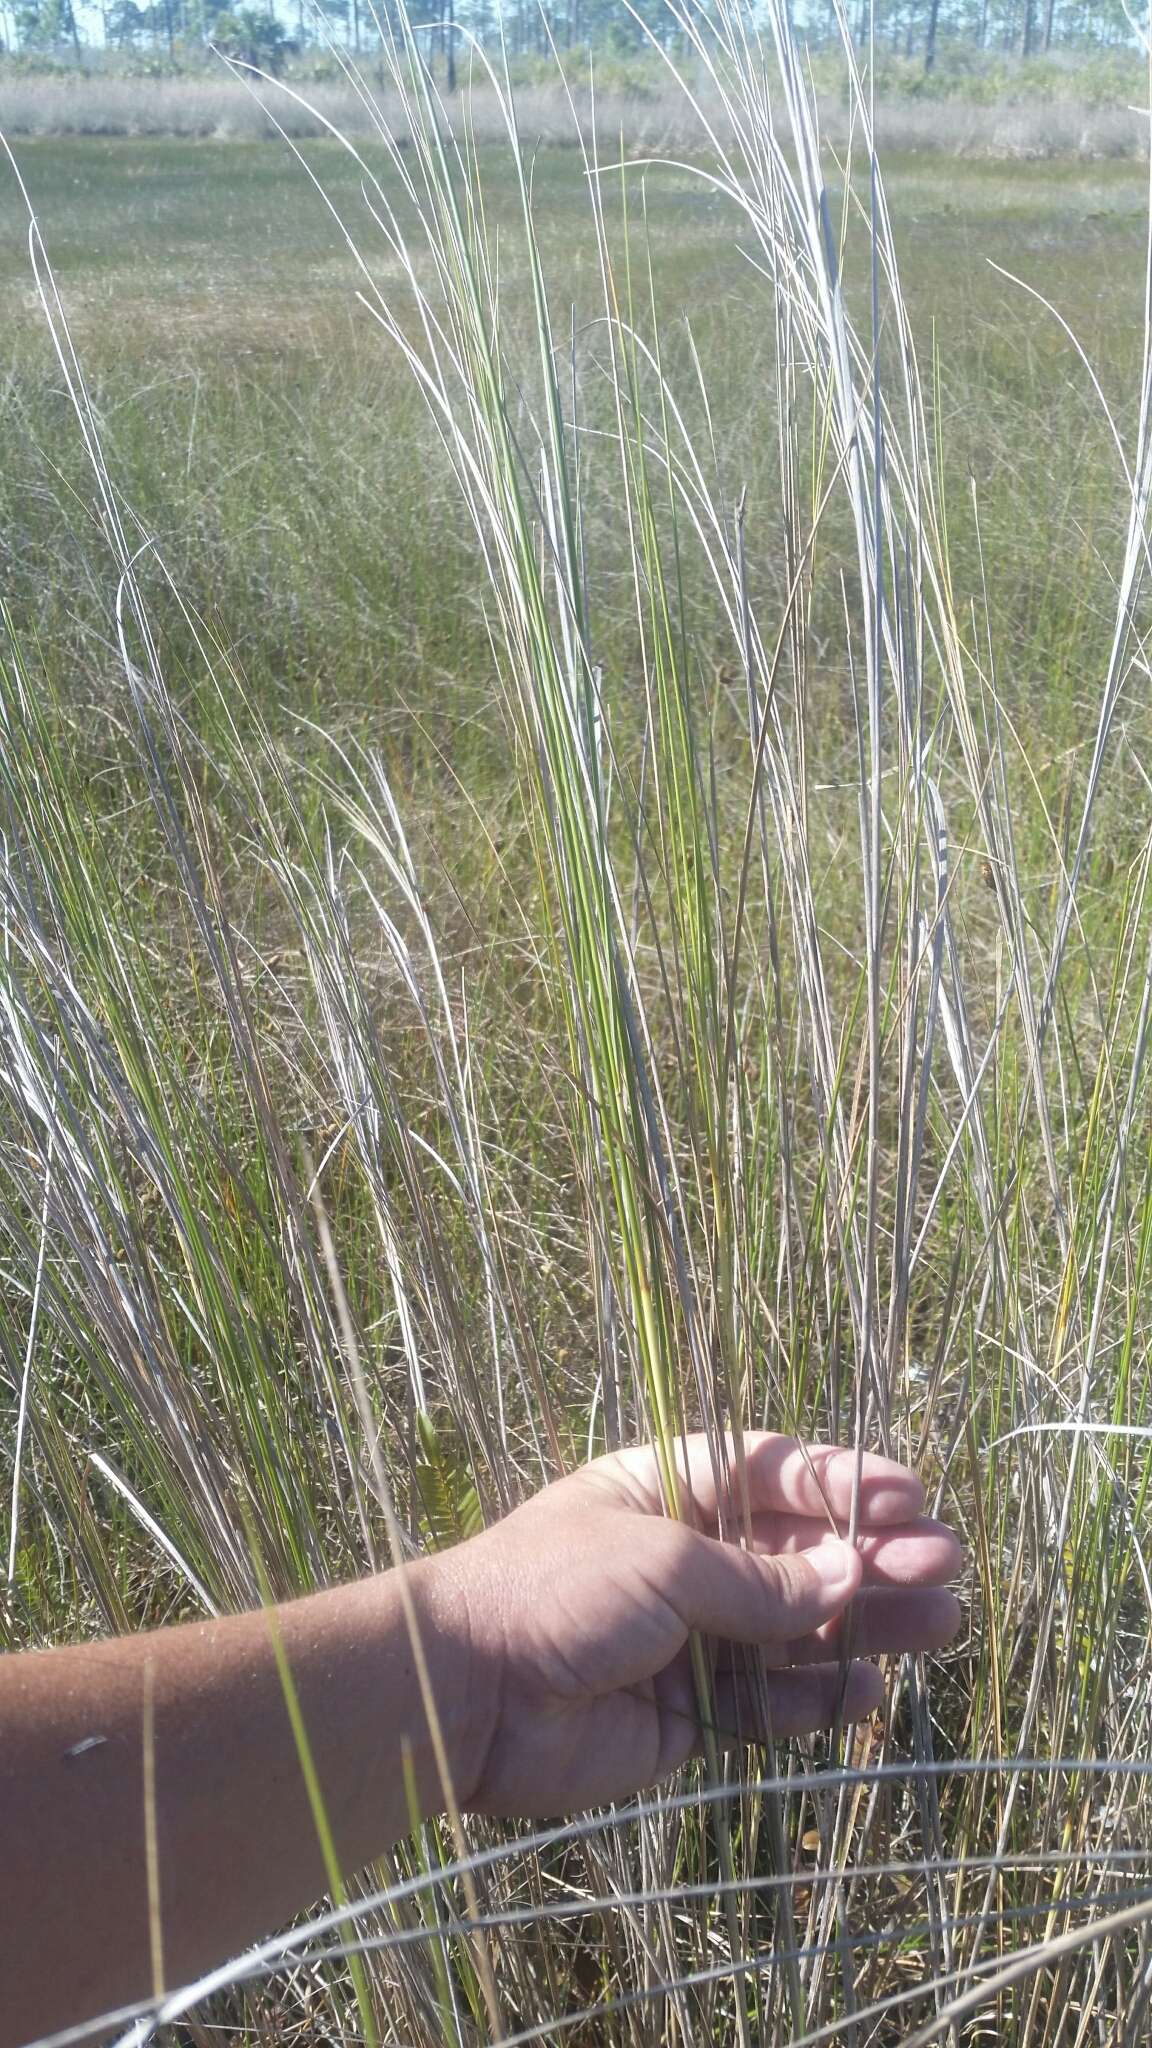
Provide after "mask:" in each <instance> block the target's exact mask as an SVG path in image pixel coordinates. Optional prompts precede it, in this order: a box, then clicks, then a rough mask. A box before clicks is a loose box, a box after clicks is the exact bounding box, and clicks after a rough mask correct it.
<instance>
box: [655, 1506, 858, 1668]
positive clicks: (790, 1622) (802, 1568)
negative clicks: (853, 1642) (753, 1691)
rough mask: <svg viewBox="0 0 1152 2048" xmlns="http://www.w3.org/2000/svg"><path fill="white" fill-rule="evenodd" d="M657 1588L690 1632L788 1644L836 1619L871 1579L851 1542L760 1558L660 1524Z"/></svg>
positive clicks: (657, 1525)
mask: <svg viewBox="0 0 1152 2048" xmlns="http://www.w3.org/2000/svg"><path fill="white" fill-rule="evenodd" d="M650 1526H651V1530H652V1534H653V1536H656V1535H657V1531H659V1532H660V1533H659V1538H658V1541H657V1543H656V1545H655V1546H654V1548H655V1550H656V1560H655V1562H656V1564H657V1570H658V1572H659V1584H658V1586H657V1587H655V1588H654V1590H657V1591H659V1593H660V1594H661V1595H662V1597H663V1598H664V1599H665V1600H667V1601H668V1603H669V1605H670V1606H672V1607H674V1608H675V1609H676V1611H677V1613H678V1614H679V1615H680V1618H681V1620H682V1621H683V1623H684V1625H685V1627H686V1628H688V1629H697V1630H699V1631H700V1633H701V1634H702V1635H710V1636H723V1637H724V1638H725V1639H726V1640H727V1641H729V1642H733V1643H785V1642H790V1641H791V1640H792V1638H793V1637H794V1636H803V1635H807V1634H808V1633H809V1631H810V1630H812V1629H816V1628H819V1627H820V1626H821V1624H822V1623H823V1622H826V1621H833V1620H835V1618H836V1616H837V1615H838V1614H840V1613H841V1612H842V1611H843V1609H844V1608H845V1607H846V1606H847V1605H848V1602H849V1601H850V1600H851V1598H852V1596H853V1594H854V1593H855V1592H857V1590H858V1589H859V1586H860V1582H861V1579H862V1578H863V1576H864V1566H863V1564H862V1562H861V1559H860V1554H859V1552H858V1551H857V1550H855V1549H854V1548H853V1547H852V1545H851V1544H849V1543H839V1542H829V1541H827V1540H825V1541H824V1542H822V1543H820V1544H818V1545H817V1546H816V1547H815V1548H814V1549H812V1550H801V1551H795V1552H791V1553H789V1554H788V1555H787V1556H781V1557H762V1556H756V1555H754V1554H753V1553H752V1552H751V1551H749V1550H740V1549H738V1548H737V1547H736V1545H735V1544H732V1543H719V1542H717V1540H716V1538H715V1537H713V1536H701V1535H699V1534H698V1533H697V1532H696V1531H695V1530H693V1529H685V1528H684V1527H682V1525H681V1524H679V1523H677V1522H671V1521H668V1522H662V1523H661V1522H653V1523H652V1524H651V1525H650Z"/></svg>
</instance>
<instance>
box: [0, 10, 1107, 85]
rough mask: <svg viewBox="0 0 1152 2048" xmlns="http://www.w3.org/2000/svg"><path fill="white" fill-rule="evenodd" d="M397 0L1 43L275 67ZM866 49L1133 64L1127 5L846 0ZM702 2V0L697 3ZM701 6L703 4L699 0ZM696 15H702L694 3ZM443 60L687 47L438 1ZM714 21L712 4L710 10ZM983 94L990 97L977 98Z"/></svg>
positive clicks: (124, 57) (806, 15) (347, 40)
mask: <svg viewBox="0 0 1152 2048" xmlns="http://www.w3.org/2000/svg"><path fill="white" fill-rule="evenodd" d="M392 4H393V0H376V4H375V5H374V4H373V0H325V4H324V6H323V13H322V15H321V14H320V13H319V12H318V10H317V8H316V6H314V5H313V0H263V4H260V5H255V6H251V5H250V6H240V5H237V6H228V5H226V4H225V0H144V4H141V0H0V44H2V46H3V49H4V51H5V52H7V55H8V57H9V60H10V61H18V62H21V63H23V64H25V65H28V66H35V67H36V68H41V67H43V66H49V67H51V68H67V67H75V66H78V65H82V66H84V67H86V68H87V67H91V66H93V65H98V66H100V67H101V68H103V67H104V66H105V65H108V66H113V67H130V68H134V67H139V68H142V69H145V70H147V71H149V72H152V73H155V72H157V71H159V72H171V71H187V70H194V69H196V68H198V67H200V66H201V65H203V63H204V62H205V60H206V58H207V57H208V56H209V55H210V47H211V46H215V47H216V48H217V49H223V50H225V51H227V52H229V53H230V54H232V55H235V56H239V57H242V58H244V59H246V60H247V61H249V62H252V63H258V64H260V65H262V66H264V67H265V68H267V69H270V70H273V71H276V70H279V69H281V68H283V67H284V66H285V65H287V64H289V63H299V62H300V61H301V60H302V59H306V58H308V57H312V58H313V59H314V58H316V57H317V56H322V55H323V52H324V50H325V46H326V45H329V44H331V43H332V42H335V43H336V44H337V45H343V46H345V47H347V48H348V49H350V50H352V51H353V52H358V53H361V54H366V53H369V52H370V51H371V49H372V47H373V45H374V44H375V43H376V42H377V41H378V40H379V33H380V26H381V24H384V25H385V26H386V25H387V23H388V17H389V12H390V7H391V5H392ZM846 4H847V5H848V7H849V12H850V17H851V20H852V24H853V30H854V33H855V36H856V38H857V40H858V42H859V43H860V44H861V45H862V46H863V45H864V44H866V43H867V41H868V40H869V38H870V36H871V35H872V34H873V33H874V35H875V41H876V46H877V48H878V49H879V51H880V52H882V53H883V55H884V57H885V59H888V60H891V59H898V60H900V62H901V64H902V65H904V66H907V67H910V68H912V69H914V70H915V71H916V72H917V73H918V74H919V75H920V76H921V77H923V76H924V75H925V74H929V75H930V74H932V73H933V71H935V70H945V69H946V70H947V71H948V72H949V73H950V74H951V75H952V76H960V77H970V78H972V79H974V80H976V81H978V80H979V79H980V77H981V75H982V73H983V71H984V70H985V68H986V67H987V66H988V65H989V62H990V60H991V62H992V68H993V70H994V71H995V69H996V63H995V60H997V59H999V60H1003V59H1004V58H1006V57H1008V58H1013V59H1016V60H1025V61H1026V60H1027V59H1029V58H1034V57H1036V56H1049V57H1051V58H1053V59H1057V58H1062V59H1063V60H1064V61H1065V62H1068V61H1076V60H1078V59H1082V58H1084V57H1085V56H1090V55H1092V54H1093V53H1095V54H1097V55H1098V54H1099V53H1102V52H1103V53H1106V52H1112V53H1115V54H1116V55H1117V56H1121V55H1123V56H1126V57H1129V58H1132V57H1134V56H1135V39H1134V37H1133V33H1132V28H1131V25H1130V17H1129V15H1128V12H1127V9H1126V7H1125V4H1124V0H846ZM686 5H687V6H688V7H689V8H693V0H686ZM697 5H698V0H697ZM693 11H695V9H694V8H693ZM419 12H420V16H421V18H422V19H423V20H424V21H430V24H431V25H430V27H429V28H428V31H427V37H428V44H429V49H430V52H431V54H432V56H433V58H434V59H435V60H436V61H437V62H438V63H439V64H440V66H441V67H442V69H443V70H444V71H445V73H446V74H447V75H448V82H449V84H451V83H453V78H452V74H453V72H454V71H455V70H456V69H457V68H458V65H459V63H460V59H461V52H462V48H463V46H464V39H465V35H466V36H467V37H473V38H476V39H478V40H479V41H480V42H481V43H484V44H495V43H496V41H497V38H498V35H499V33H500V31H501V30H502V32H503V35H504V39H505V45H506V47H507V48H508V49H509V50H510V51H511V53H512V55H513V57H515V58H518V59H525V58H532V57H549V56H551V54H552V52H553V50H554V49H559V50H560V51H561V52H562V53H576V52H583V51H594V52H595V53H596V54H597V56H598V57H600V58H603V59H606V60H608V61H610V62H617V63H627V61H628V59H629V58H631V57H634V56H636V55H637V54H639V53H641V52H643V51H644V50H645V49H646V48H649V49H650V48H651V47H652V45H653V44H655V45H657V46H662V47H665V48H674V47H676V46H683V45H684V44H685V43H686V40H687V38H686V36H685V32H684V28H683V26H682V24H681V21H680V20H679V19H678V10H677V5H676V4H669V0H630V4H629V5H625V4H624V0H543V4H541V0H508V4H507V5H506V6H505V7H503V8H500V7H498V5H497V0H430V4H429V5H428V6H424V7H421V9H420V10H419ZM699 12H700V14H701V16H702V17H703V18H706V12H707V10H706V8H701V9H700V10H699ZM796 19H797V26H798V28H799V29H800V30H801V31H802V33H803V34H804V35H805V37H806V38H807V40H808V41H809V43H810V44H811V45H812V46H814V47H817V48H819V47H820V46H821V45H831V44H834V43H836V42H837V41H838V40H839V29H838V26H837V10H836V6H835V4H834V0H797V6H796ZM978 96H979V95H978Z"/></svg>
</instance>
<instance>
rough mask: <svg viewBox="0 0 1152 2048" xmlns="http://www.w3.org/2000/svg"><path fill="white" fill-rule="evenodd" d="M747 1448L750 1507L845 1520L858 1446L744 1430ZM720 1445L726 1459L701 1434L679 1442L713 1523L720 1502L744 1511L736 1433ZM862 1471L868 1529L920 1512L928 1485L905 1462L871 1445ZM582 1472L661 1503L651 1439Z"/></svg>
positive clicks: (694, 1494)
mask: <svg viewBox="0 0 1152 2048" xmlns="http://www.w3.org/2000/svg"><path fill="white" fill-rule="evenodd" d="M743 1448H744V1458H745V1471H746V1478H747V1487H748V1505H749V1508H750V1510H751V1512H752V1513H754V1514H755V1513H767V1512H773V1513H785V1514H788V1513H791V1514H795V1515H809V1516H816V1517H818V1519H819V1520H820V1521H821V1522H823V1523H824V1524H825V1525H827V1523H828V1522H829V1519H830V1518H833V1519H835V1520H837V1521H841V1522H845V1521H847V1520H848V1517H849V1516H850V1514H851V1512H852V1498H853V1491H854V1487H855V1483H856V1474H857V1457H856V1453H855V1451H846V1450H838V1449H837V1448H836V1447H835V1446H834V1445H832V1444H808V1445H805V1446H803V1447H802V1446H801V1445H800V1443H799V1442H798V1440H797V1439H796V1438H795V1437H792V1436H773V1435H771V1434H769V1433H768V1432H766V1431H764V1430H748V1431H746V1432H745V1434H744V1438H743ZM723 1450H724V1457H723V1459H721V1458H720V1456H719V1452H720V1446H719V1445H718V1444H713V1443H711V1442H710V1440H709V1439H708V1438H707V1437H706V1436H703V1435H696V1436H690V1437H688V1438H687V1440H686V1442H685V1441H680V1442H678V1443H677V1446H676V1469H677V1472H678V1474H679V1477H680V1480H681V1484H682V1486H683V1487H684V1489H685V1494H686V1499H687V1497H690V1499H691V1501H692V1503H693V1504H694V1507H695V1511H696V1514H697V1515H698V1517H699V1518H700V1519H701V1521H703V1522H704V1523H706V1524H709V1525H711V1524H712V1523H714V1522H715V1520H716V1518H717V1515H718V1513H719V1508H720V1504H721V1503H723V1505H724V1507H725V1509H726V1511H728V1512H729V1513H733V1514H735V1513H738V1512H739V1503H740V1487H739V1475H738V1461H737V1455H736V1445H735V1441H734V1439H733V1438H732V1437H728V1438H727V1439H725V1442H724V1446H723ZM714 1452H715V1454H716V1455H715V1457H714ZM859 1471H860V1521H861V1525H862V1526H863V1527H884V1526H887V1525H890V1524H892V1523H896V1522H906V1521H909V1520H911V1519H912V1518H913V1517H914V1516H916V1515H918V1514H919V1513H920V1510H921V1509H922V1507H923V1505H924V1489H923V1487H922V1486H921V1484H920V1481H919V1479H918V1478H917V1477H916V1474H915V1473H914V1472H911V1471H909V1469H908V1467H907V1466H906V1465H898V1464H897V1463H896V1462H895V1460H894V1459H892V1458H881V1457H877V1456H875V1455H874V1454H873V1453H872V1452H870V1451H867V1452H865V1453H864V1455H863V1457H862V1458H861V1459H860V1460H859ZM580 1476H581V1477H582V1478H583V1479H585V1480H588V1481H591V1482H593V1483H594V1484H596V1485H597V1486H598V1487H599V1486H605V1487H607V1488H610V1489H612V1490H614V1491H616V1492H617V1494H618V1495H621V1494H622V1495H623V1496H624V1497H625V1498H626V1499H628V1500H629V1501H630V1502H631V1504H632V1505H634V1506H636V1507H641V1508H644V1509H646V1510H647V1511H648V1512H649V1513H652V1514H658V1513H659V1512H660V1510H661V1508H662V1505H663V1496H662V1492H661V1486H660V1465H659V1461H658V1457H657V1453H656V1450H655V1449H654V1447H653V1446H652V1445H644V1446H642V1447H640V1448H639V1449H637V1450H629V1451H617V1452H615V1453H614V1454H613V1455H612V1456H610V1457H607V1458H597V1459H596V1460H595V1462H594V1463H593V1464H591V1465H589V1466H587V1467H586V1468H585V1471H584V1473H583V1474H582V1475H580Z"/></svg>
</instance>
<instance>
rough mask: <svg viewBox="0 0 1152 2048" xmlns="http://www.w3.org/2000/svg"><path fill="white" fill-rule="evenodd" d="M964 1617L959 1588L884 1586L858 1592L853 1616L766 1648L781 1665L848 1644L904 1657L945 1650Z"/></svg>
mask: <svg viewBox="0 0 1152 2048" xmlns="http://www.w3.org/2000/svg"><path fill="white" fill-rule="evenodd" d="M962 1620H963V1609H962V1607H961V1605H960V1602H959V1601H958V1600H957V1598H956V1595H955V1594H954V1593H950V1592H948V1591H947V1590H946V1588H944V1587H942V1586H930V1587H924V1588H916V1589H910V1588H908V1587H905V1586H900V1587H891V1586H878V1587H874V1588H871V1589H867V1590H865V1591H864V1592H862V1593H858V1594H857V1595H856V1598H855V1600H854V1601H853V1603H852V1611H851V1617H850V1619H848V1620H847V1622H846V1620H845V1616H844V1615H842V1614H841V1615H838V1616H836V1617H835V1619H834V1620H832V1621H827V1622H824V1623H823V1624H822V1625H821V1627H820V1628H818V1629H813V1630H812V1631H811V1633H810V1634H808V1635H805V1636H800V1637H798V1638H796V1640H795V1641H793V1642H790V1643H784V1644H782V1645H780V1646H779V1648H776V1647H769V1649H768V1650H767V1652H766V1654H767V1655H768V1657H770V1658H771V1660H772V1662H773V1663H777V1662H778V1663H779V1664H780V1665H781V1666H785V1665H793V1664H824V1663H827V1661H828V1659H829V1658H830V1657H835V1656H836V1654H837V1652H838V1651H839V1650H840V1648H841V1643H842V1638H843V1637H844V1635H845V1630H846V1629H847V1639H846V1641H844V1643H843V1647H844V1648H845V1649H847V1650H848V1651H850V1653H851V1655H852V1656H853V1657H885V1656H890V1657H901V1656H904V1655H905V1654H906V1653H907V1652H909V1651H913V1652H914V1651H921V1650H924V1651H931V1650H942V1649H943V1648H944V1646H945V1644H946V1643H950V1642H951V1641H952V1638H953V1637H954V1636H955V1634H956V1632H957V1630H958V1629H959V1627H960V1623H961V1621H962ZM740 1656H741V1653H740V1652H739V1651H738V1650H737V1651H735V1652H734V1653H727V1652H724V1651H722V1652H721V1653H720V1666H719V1668H721V1669H724V1668H726V1667H727V1668H731V1669H737V1668H738V1666H739V1661H740Z"/></svg>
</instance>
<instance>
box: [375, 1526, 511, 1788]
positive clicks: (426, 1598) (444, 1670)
mask: <svg viewBox="0 0 1152 2048" xmlns="http://www.w3.org/2000/svg"><path fill="white" fill-rule="evenodd" d="M483 1542H484V1538H483V1536H474V1537H472V1538H470V1539H469V1540H468V1541H467V1542H465V1543H461V1544H459V1545H457V1546H455V1547H454V1548H453V1549H451V1550H445V1551H439V1552H437V1553H436V1554H435V1555H434V1556H431V1557H425V1558H422V1559H421V1560H420V1561H419V1563H418V1564H416V1565H412V1566H406V1567H402V1569H406V1570H407V1571H409V1573H410V1574H411V1577H410V1580H409V1584H410V1587H411V1591H412V1606H413V1612H414V1618H415V1622H416V1628H417V1632H418V1635H419V1641H420V1648H421V1651H422V1653H423V1659H424V1666H425V1670H426V1673H427V1678H428V1682H429V1688H430V1691H431V1695H432V1707H433V1711H434V1713H435V1717H436V1725H437V1728H438V1731H439V1735H440V1740H441V1742H442V1745H443V1756H444V1760H445V1762H446V1764H447V1769H448V1776H449V1779H450V1789H451V1793H452V1797H453V1798H454V1800H455V1802H456V1805H457V1808H458V1809H459V1810H460V1811H462V1812H463V1811H465V1810H467V1808H468V1807H469V1806H470V1805H471V1804H472V1800H473V1796H474V1794H475V1791H476V1788H477V1786H478V1785H479V1783H480V1781H481V1779H482V1777H483V1775H484V1768H485V1763H486V1760H487V1757H488V1754H489V1752H490V1750H491V1747H492V1742H493V1738H494V1735H495V1731H496V1726H497V1722H498V1720H499V1709H500V1685H499V1668H498V1659H496V1658H494V1657H493V1656H491V1655H490V1654H489V1653H488V1651H487V1650H486V1647H485V1643H484V1640H483V1633H482V1632H481V1631H479V1630H478V1629H477V1626H476V1611H475V1605H476V1603H475V1589H474V1586H473V1584H472V1581H473V1579H474V1576H475V1572H474V1567H475V1564H476V1562H477V1554H478V1551H479V1549H480V1548H481V1547H482V1545H483ZM389 1576H391V1574H389ZM414 1661H415V1660H414ZM417 1670H418V1666H417ZM422 1704H423V1703H422ZM423 1719H424V1725H425V1727H426V1729H427V1738H428V1740H427V1764H428V1767H429V1772H428V1776H427V1778H426V1781H425V1782H426V1787H427V1789H426V1791H425V1799H426V1803H427V1804H428V1806H429V1808H430V1810H437V1811H440V1810H442V1809H443V1808H444V1805H445V1803H446V1799H445V1794H446V1788H445V1786H444V1785H443V1783H442V1773H441V1770H440V1766H439V1762H438V1760H437V1757H436V1753H435V1752H436V1744H435V1740H434V1737H433V1731H432V1729H431V1728H430V1727H428V1725H427V1716H426V1715H425V1716H424V1717H423ZM423 1775H424V1774H422V1776H423ZM422 1790H424V1786H423V1785H422Z"/></svg>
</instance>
